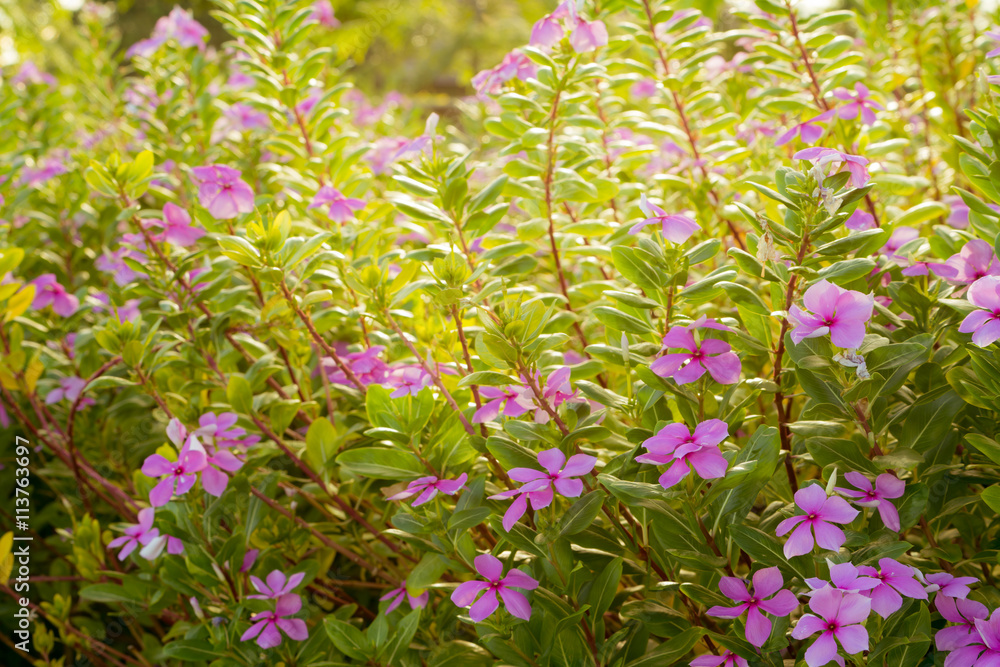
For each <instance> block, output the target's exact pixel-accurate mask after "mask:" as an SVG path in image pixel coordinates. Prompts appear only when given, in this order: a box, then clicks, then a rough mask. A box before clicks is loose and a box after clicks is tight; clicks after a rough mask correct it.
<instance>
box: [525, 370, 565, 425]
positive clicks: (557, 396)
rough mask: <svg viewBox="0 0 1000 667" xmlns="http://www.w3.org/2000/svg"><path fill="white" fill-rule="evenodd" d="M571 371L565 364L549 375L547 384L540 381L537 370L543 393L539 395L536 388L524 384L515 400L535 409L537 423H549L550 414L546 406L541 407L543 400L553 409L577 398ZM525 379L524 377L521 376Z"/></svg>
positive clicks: (537, 382) (526, 408)
mask: <svg viewBox="0 0 1000 667" xmlns="http://www.w3.org/2000/svg"><path fill="white" fill-rule="evenodd" d="M571 372H572V371H570V369H569V368H567V367H565V366H563V367H562V368H559V369H557V370H555V371H552V372H551V373H550V374H549V376H548V377H547V378H546V379H545V384H544V385H542V384H541V382H540V378H541V375H540V374H538V373H537V372H536V373H535V382H536V384H537V385H541V386H539V389H540V390H541V392H542V395H541V396H540V397H539V396H537V395H536V394H535V391H534V389H532V388H531V387H527V386H523V387H520V388H519V389H517V390H516V391H517V397H516V398H515V399H514V401H515V402H516V403H517V404H518V405H519V406H521V407H522V408H524V410H525V411H527V410H532V409H534V410H535V423H536V424H547V423H548V422H549V419H550V416H549V413H548V411H547V410H545V408H543V407H541V402H542V401H544V402H545V403H547V404H548V405H549V406H550V407H551V408H552V409H555V408H558V407H559V406H560V405H562V404H563V403H566V402H567V401H575V400H578V399H577V392H576V391H575V390H574V389H573V386H572V384H571V383H570V374H571ZM521 379H522V380H524V378H523V377H522V378H521Z"/></svg>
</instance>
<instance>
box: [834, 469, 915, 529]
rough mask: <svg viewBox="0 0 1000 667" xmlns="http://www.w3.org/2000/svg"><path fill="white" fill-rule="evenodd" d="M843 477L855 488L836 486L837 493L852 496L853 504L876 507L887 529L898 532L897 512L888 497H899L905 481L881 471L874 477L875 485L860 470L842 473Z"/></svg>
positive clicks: (904, 486)
mask: <svg viewBox="0 0 1000 667" xmlns="http://www.w3.org/2000/svg"><path fill="white" fill-rule="evenodd" d="M844 479H846V480H847V481H848V482H850V483H851V484H852V485H853V486H854V487H855V489H857V490H855V489H845V488H841V487H837V489H836V491H837V493H839V494H841V495H843V496H849V497H850V498H853V499H854V500H853V501H852V502H853V503H854V504H855V505H860V506H861V507H877V508H878V513H879V516H880V517H882V523H884V524H885V527H886V528H888V529H889V530H892V531H895V532H897V533H898V532H899V527H900V526H899V512H898V511H896V507H895V505H893V504H892V503H891V502H889V500H890V499H895V498H900V497H902V495H903V491H904V490H905V488H906V482H904V481H903V480H901V479H898V478H897V477H896V476H895V475H890V474H889V473H882V474H881V475H879V476H878V477H876V478H875V486H874V487H873V486H872V483H871V480H869V479H868V478H867V477H865V476H864V475H862V474H861V473H860V472H849V473H846V474H845V475H844Z"/></svg>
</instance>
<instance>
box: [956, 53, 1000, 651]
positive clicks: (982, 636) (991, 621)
mask: <svg viewBox="0 0 1000 667" xmlns="http://www.w3.org/2000/svg"><path fill="white" fill-rule="evenodd" d="M998 51H1000V49H998ZM967 611H969V612H971V613H979V609H978V608H977V609H974V610H973V609H971V608H967ZM973 622H974V623H975V625H976V636H974V637H972V638H971V641H970V642H969V643H968V644H966V645H965V646H961V647H958V648H956V649H954V650H953V651H952V652H951V653H949V654H948V658H947V660H945V663H944V664H945V667H995V666H996V665H1000V609H995V610H994V611H993V614H992V615H991V616H990V617H989V618H985V617H983V618H974V619H973Z"/></svg>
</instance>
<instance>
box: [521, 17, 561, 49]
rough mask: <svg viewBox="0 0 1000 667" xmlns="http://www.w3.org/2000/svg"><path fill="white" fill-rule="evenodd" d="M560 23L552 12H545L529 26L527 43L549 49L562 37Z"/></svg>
mask: <svg viewBox="0 0 1000 667" xmlns="http://www.w3.org/2000/svg"><path fill="white" fill-rule="evenodd" d="M563 34H564V31H563V27H562V23H560V21H559V20H558V19H557V18H556V17H554V16H553V15H552V14H547V15H546V16H543V17H542V18H540V19H538V20H537V21H536V22H535V25H534V26H532V28H531V41H530V42H529V44H530V45H531V46H534V47H538V48H541V49H546V50H548V49H551V48H552V47H553V46H555V45H556V44H558V43H559V41H560V40H561V39H562V38H563Z"/></svg>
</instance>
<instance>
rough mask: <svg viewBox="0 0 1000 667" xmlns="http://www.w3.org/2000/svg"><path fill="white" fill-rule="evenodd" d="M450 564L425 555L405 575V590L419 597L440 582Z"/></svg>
mask: <svg viewBox="0 0 1000 667" xmlns="http://www.w3.org/2000/svg"><path fill="white" fill-rule="evenodd" d="M481 509H485V508H481ZM451 564H452V562H451V560H450V559H449V558H448V557H447V556H445V555H443V554H437V553H431V552H428V553H425V554H424V555H423V558H421V559H420V562H419V563H417V564H416V565H415V566H414V567H413V569H412V570H410V573H409V574H408V575H406V588H407V590H409V591H410V592H411V594H413V595H420V593H422V592H423V590H424V589H425V588H427V587H428V586H430V585H431V584H436V583H437V582H438V581H440V580H441V575H443V574H444V573H445V572H447V571H448V567H449V566H450V565H451Z"/></svg>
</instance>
